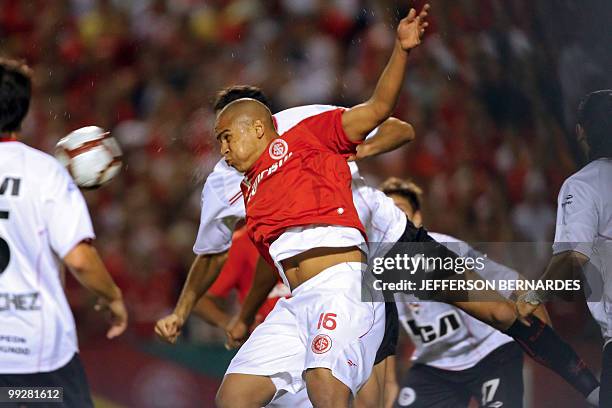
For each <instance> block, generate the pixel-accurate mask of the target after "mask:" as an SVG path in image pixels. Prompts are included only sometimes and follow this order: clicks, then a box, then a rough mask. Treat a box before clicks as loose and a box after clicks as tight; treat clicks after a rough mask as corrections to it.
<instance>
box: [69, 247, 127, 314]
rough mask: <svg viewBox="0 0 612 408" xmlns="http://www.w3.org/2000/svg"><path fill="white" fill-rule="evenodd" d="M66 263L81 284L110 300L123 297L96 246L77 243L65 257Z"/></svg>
mask: <svg viewBox="0 0 612 408" xmlns="http://www.w3.org/2000/svg"><path fill="white" fill-rule="evenodd" d="M64 263H65V264H66V266H67V267H68V269H70V271H71V272H72V274H73V275H74V276H75V278H76V279H77V280H78V281H79V283H80V284H81V285H83V286H84V287H85V288H87V289H88V290H89V291H91V292H93V293H95V294H96V295H97V296H99V297H101V298H104V299H105V300H108V301H109V302H112V301H115V300H120V299H122V294H121V289H119V287H118V286H117V285H116V284H115V281H114V280H113V278H112V277H111V276H110V274H109V273H108V271H107V270H106V267H105V266H104V263H103V262H102V259H100V256H99V255H98V251H96V248H95V247H94V246H93V245H91V244H87V243H81V244H79V245H77V246H76V247H75V248H74V249H73V250H72V251H70V252H69V253H68V254H67V255H66V256H65V257H64Z"/></svg>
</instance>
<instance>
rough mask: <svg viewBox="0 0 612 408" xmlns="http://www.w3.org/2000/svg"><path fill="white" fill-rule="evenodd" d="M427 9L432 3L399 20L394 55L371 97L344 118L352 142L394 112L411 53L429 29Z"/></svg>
mask: <svg viewBox="0 0 612 408" xmlns="http://www.w3.org/2000/svg"><path fill="white" fill-rule="evenodd" d="M428 10H429V4H426V5H425V6H424V7H423V9H422V10H421V12H420V13H419V14H418V15H417V12H416V10H414V9H410V12H409V13H408V16H406V18H404V19H402V20H401V21H400V23H399V25H398V27H397V39H396V41H395V46H394V48H393V54H392V55H391V58H390V59H389V62H388V63H387V66H386V68H385V70H384V71H383V73H382V75H381V76H380V79H379V80H378V84H377V85H376V89H375V90H374V93H373V94H372V97H371V98H370V99H369V100H368V101H366V102H364V103H362V104H360V105H357V106H355V107H353V108H351V109H349V110H347V111H346V112H344V114H343V115H342V127H343V128H344V132H345V133H346V135H347V137H348V138H349V139H350V140H353V141H356V142H357V141H361V140H363V139H364V138H365V137H366V136H367V135H368V133H370V132H371V131H372V130H374V128H376V127H377V126H378V125H380V124H381V123H383V122H384V121H385V120H386V119H387V118H389V117H390V116H391V114H392V113H393V110H394V109H395V105H396V103H397V99H398V97H399V94H400V92H401V89H402V84H403V83H404V76H405V73H406V66H407V64H408V53H409V52H410V50H411V49H413V48H415V47H416V46H418V45H419V44H420V43H421V38H422V37H423V35H424V34H425V29H426V28H427V26H428V23H427V22H426V21H425V19H426V18H427V14H428Z"/></svg>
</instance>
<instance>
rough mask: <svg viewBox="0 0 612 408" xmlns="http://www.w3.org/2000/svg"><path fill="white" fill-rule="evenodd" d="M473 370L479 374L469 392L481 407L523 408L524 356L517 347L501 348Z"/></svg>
mask: <svg viewBox="0 0 612 408" xmlns="http://www.w3.org/2000/svg"><path fill="white" fill-rule="evenodd" d="M475 369H477V370H479V371H480V372H479V373H478V378H477V380H475V381H474V382H472V383H471V384H470V390H471V391H472V393H473V395H474V397H475V398H476V400H477V401H478V404H479V406H480V407H483V408H484V407H494V406H503V407H507V408H521V407H522V406H523V389H524V384H523V353H522V351H521V349H520V347H519V346H518V345H517V344H516V343H514V342H511V343H507V344H504V345H502V346H500V347H499V348H498V349H496V350H495V351H493V353H491V355H489V356H487V357H485V360H483V361H482V362H481V363H479V364H478V365H477V366H476V367H475Z"/></svg>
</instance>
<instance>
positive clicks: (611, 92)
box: [578, 89, 612, 160]
mask: <svg viewBox="0 0 612 408" xmlns="http://www.w3.org/2000/svg"><path fill="white" fill-rule="evenodd" d="M578 124H580V126H582V128H583V129H584V131H585V133H586V138H587V142H588V144H589V150H590V152H589V159H591V160H595V159H599V158H602V157H612V89H605V90H601V91H596V92H592V93H590V94H588V95H587V96H586V97H585V98H584V99H583V100H582V102H580V106H579V107H578Z"/></svg>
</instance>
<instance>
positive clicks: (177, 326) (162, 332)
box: [155, 313, 185, 344]
mask: <svg viewBox="0 0 612 408" xmlns="http://www.w3.org/2000/svg"><path fill="white" fill-rule="evenodd" d="M184 323H185V320H184V319H183V318H181V317H180V316H178V315H176V314H174V313H172V314H171V315H168V316H166V317H164V318H163V319H159V320H158V321H157V324H156V325H155V334H157V336H158V337H159V338H160V339H162V340H164V341H165V342H168V343H170V344H174V343H176V339H177V338H178V336H180V334H181V329H182V327H183V324H184Z"/></svg>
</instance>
